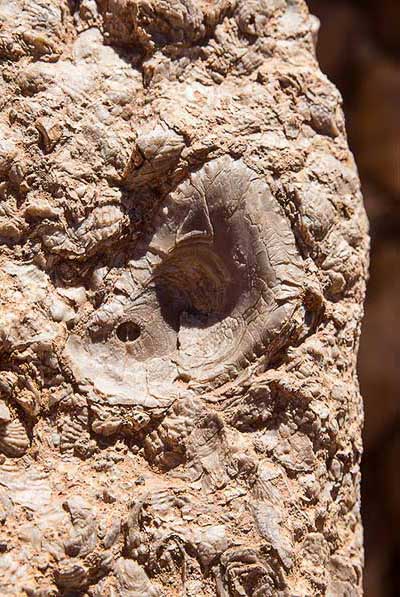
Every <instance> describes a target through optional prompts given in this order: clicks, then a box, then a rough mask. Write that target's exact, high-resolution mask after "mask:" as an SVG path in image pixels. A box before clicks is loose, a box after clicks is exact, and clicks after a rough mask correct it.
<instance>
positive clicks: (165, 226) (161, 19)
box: [0, 0, 367, 597]
mask: <svg viewBox="0 0 400 597" xmlns="http://www.w3.org/2000/svg"><path fill="white" fill-rule="evenodd" d="M0 22H1V26H0V57H1V59H2V70H1V79H0V89H1V94H0V102H1V116H0V135H1V136H0V180H1V182H0V242H1V246H0V267H1V273H0V275H1V292H0V351H1V358H0V392H1V394H0V592H1V595H4V597H6V596H17V595H28V596H29V597H58V596H59V597H61V596H64V597H72V596H80V595H82V596H87V597H175V596H176V597H195V596H196V597H199V596H200V595H201V596H204V597H212V596H218V597H231V596H232V597H242V596H248V597H269V596H271V597H275V596H282V597H286V596H287V597H289V596H293V595H296V596H298V597H311V596H314V595H315V596H317V595H326V596H330V597H340V596H343V597H344V596H346V597H350V596H354V597H358V596H359V595H361V588H360V587H361V565H362V547H361V544H362V534H361V526H360V515H359V495H358V483H359V468H358V467H359V459H360V454H361V446H360V426H361V422H362V406H361V401H360V396H359V391H358V386H357V381H356V377H355V360H356V352H357V346H358V335H359V325H360V319H361V316H362V302H363V297H364V281H365V276H366V262H367V258H366V254H367V240H366V235H367V232H366V230H367V227H366V221H365V215H364V211H363V206H362V201H361V196H360V190H359V183H358V178H357V173H356V170H355V167H354V163H353V161H352V157H351V155H350V153H349V150H348V148H347V143H346V139H345V130H344V123H343V116H342V112H341V106H340V103H341V100H340V96H339V94H338V92H337V91H336V90H335V89H334V87H333V86H332V85H331V83H330V82H329V81H328V80H327V79H326V77H325V76H324V75H323V74H322V73H321V72H320V71H319V69H318V65H317V63H316V60H315V41H316V34H317V28H318V27H317V22H316V20H315V19H314V18H313V17H312V16H310V15H309V13H308V11H307V9H306V7H305V5H304V3H303V2H302V0H262V1H253V0H239V1H236V0H213V1H211V2H210V1H209V0H199V1H194V0H172V1H165V0H98V1H97V2H95V0H81V1H76V2H74V1H72V0H71V1H70V2H68V1H67V0H7V1H4V2H1V1H0Z"/></svg>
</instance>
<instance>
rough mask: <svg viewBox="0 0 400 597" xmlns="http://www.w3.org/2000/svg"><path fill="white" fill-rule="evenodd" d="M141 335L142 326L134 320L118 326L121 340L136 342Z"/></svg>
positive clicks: (118, 335)
mask: <svg viewBox="0 0 400 597" xmlns="http://www.w3.org/2000/svg"><path fill="white" fill-rule="evenodd" d="M139 336H140V327H139V326H138V325H137V324H136V323H133V321H124V323H121V324H120V325H119V326H118V327H117V337H118V338H119V339H120V340H121V342H134V340H137V339H138V338H139Z"/></svg>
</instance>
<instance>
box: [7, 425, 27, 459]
mask: <svg viewBox="0 0 400 597" xmlns="http://www.w3.org/2000/svg"><path fill="white" fill-rule="evenodd" d="M29 446H30V442H29V437H28V434H27V432H26V429H25V427H24V426H23V424H22V423H21V421H20V420H19V419H14V420H13V421H11V422H10V423H6V424H0V451H1V452H3V454H5V455H6V456H11V457H16V456H22V455H23V454H25V452H26V451H27V449H28V448H29Z"/></svg>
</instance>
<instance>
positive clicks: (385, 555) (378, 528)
mask: <svg viewBox="0 0 400 597" xmlns="http://www.w3.org/2000/svg"><path fill="white" fill-rule="evenodd" d="M308 4H309V5H310V8H311V10H312V11H314V12H315V14H317V15H318V17H319V18H320V19H321V30H320V35H319V43H318V48H317V50H318V56H319V59H320V64H321V68H322V70H324V72H326V73H327V75H328V76H329V77H330V78H332V80H333V81H335V82H336V83H337V84H338V86H339V88H340V90H341V91H342V93H343V98H344V106H345V112H346V114H347V118H346V127H347V130H348V132H349V137H350V144H351V147H352V149H353V151H354V153H355V157H356V161H357V164H358V166H359V169H360V177H361V181H362V188H363V194H364V200H365V204H366V210H367V213H368V216H369V220H370V226H371V240H372V243H371V249H372V255H371V272H370V280H369V282H368V293H367V302H366V313H365V319H364V322H363V331H362V334H361V343H360V354H359V364H358V369H359V377H360V384H361V391H362V395H363V398H364V403H365V427H364V456H363V468H362V471H363V475H362V477H363V483H362V513H363V521H364V529H365V556H366V559H365V569H364V587H365V595H366V597H398V594H399V586H400V475H399V473H398V469H399V462H400V408H399V407H400V402H399V387H400V366H399V363H400V334H399V324H398V313H399V312H400V277H399V275H398V272H399V271H400V168H399V164H400V128H399V127H400V120H399V116H398V107H399V106H400V35H399V31H400V2H398V1H397V0H382V1H380V2H376V1H375V0H364V1H363V2H359V1H358V0H335V2H332V1H331V0H308Z"/></svg>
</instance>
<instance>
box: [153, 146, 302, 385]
mask: <svg viewBox="0 0 400 597" xmlns="http://www.w3.org/2000/svg"><path fill="white" fill-rule="evenodd" d="M156 224H158V230H157V232H156V234H155V235H154V237H153V239H152V242H151V245H150V251H154V252H156V253H157V254H159V255H161V256H162V260H161V263H160V265H159V266H158V267H157V269H156V271H155V272H154V274H153V277H154V279H155V284H156V289H167V290H169V292H170V294H172V296H174V297H175V302H174V303H172V308H175V313H172V314H171V313H168V307H167V306H166V307H165V311H166V315H165V316H166V317H170V319H171V322H172V320H173V318H174V317H175V318H177V319H178V321H179V326H180V330H179V334H178V342H179V345H180V348H179V352H178V355H177V360H178V364H179V366H180V368H181V370H182V371H183V372H184V373H185V374H186V375H188V376H189V377H190V378H194V379H195V380H197V381H198V382H206V381H208V380H212V379H215V378H218V377H219V378H221V379H228V378H229V377H230V376H232V374H235V372H237V371H238V370H240V369H241V368H243V367H244V366H246V364H248V363H249V362H251V361H252V360H254V358H255V356H256V355H257V354H261V353H263V354H266V355H268V353H271V352H272V351H273V350H274V349H275V350H276V348H277V346H279V345H280V344H282V343H284V342H285V341H286V338H287V333H286V334H285V333H284V328H285V326H286V327H288V326H290V320H291V318H292V317H293V313H294V311H295V308H296V303H297V301H298V300H299V297H300V296H301V293H302V288H303V285H304V271H303V264H302V260H301V258H300V255H299V253H298V250H297V247H296V244H295V240H294V236H293V233H292V231H291V229H290V227H289V225H288V222H287V220H286V219H285V217H284V216H283V215H282V213H281V212H280V209H279V207H278V205H277V204H276V203H275V202H274V200H273V198H272V195H271V193H270V190H269V188H268V185H267V184H266V183H265V182H264V181H263V180H262V179H261V178H259V177H257V175H256V174H255V173H254V172H253V171H252V170H250V169H249V168H248V167H247V166H246V165H245V164H244V163H243V162H241V161H234V160H232V159H231V158H229V157H226V156H225V157H223V158H219V159H217V160H214V161H212V162H209V163H208V164H206V165H205V166H204V167H203V168H202V169H201V170H200V171H199V172H197V173H196V174H192V176H191V177H190V179H189V180H188V181H185V182H184V183H182V185H181V186H180V187H178V189H177V191H176V192H175V193H173V194H171V195H170V196H169V198H168V199H167V201H166V202H165V204H164V207H163V211H162V213H161V214H160V216H159V218H158V221H157V223H156ZM176 311H177V312H176Z"/></svg>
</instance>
